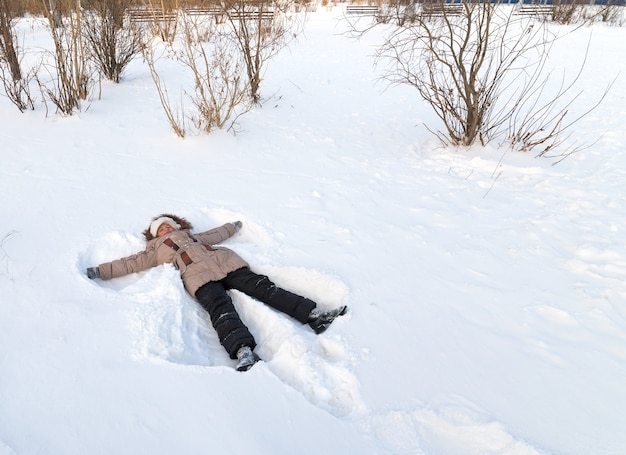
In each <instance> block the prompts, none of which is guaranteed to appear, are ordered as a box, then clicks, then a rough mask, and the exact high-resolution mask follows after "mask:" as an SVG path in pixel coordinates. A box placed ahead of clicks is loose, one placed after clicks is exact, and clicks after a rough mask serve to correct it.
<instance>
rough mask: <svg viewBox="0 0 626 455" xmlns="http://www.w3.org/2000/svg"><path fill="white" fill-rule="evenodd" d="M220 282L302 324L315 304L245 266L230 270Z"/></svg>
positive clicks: (227, 287)
mask: <svg viewBox="0 0 626 455" xmlns="http://www.w3.org/2000/svg"><path fill="white" fill-rule="evenodd" d="M222 283H224V286H225V288H226V289H237V290H238V291H241V292H243V293H244V294H247V295H249V296H250V297H254V298H255V299H257V300H260V301H261V302H263V303H266V304H267V305H269V306H271V307H272V308H275V309H277V310H278V311H281V312H283V313H285V314H288V315H289V316H291V317H293V318H294V319H297V320H298V321H300V322H302V323H303V324H305V323H306V322H307V321H308V318H309V314H310V313H311V310H313V308H315V306H316V304H315V302H313V301H312V300H309V299H307V298H305V297H302V296H300V295H297V294H294V293H293V292H289V291H286V290H284V289H281V288H279V287H278V286H276V285H275V284H274V283H272V281H271V280H270V279H269V278H268V277H266V276H265V275H259V274H256V273H254V272H253V271H252V270H250V269H249V268H247V267H244V268H241V269H238V270H235V271H234V272H230V273H229V274H228V275H226V278H224V279H223V280H222Z"/></svg>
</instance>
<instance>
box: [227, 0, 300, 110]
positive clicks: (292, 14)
mask: <svg viewBox="0 0 626 455" xmlns="http://www.w3.org/2000/svg"><path fill="white" fill-rule="evenodd" d="M222 7H223V8H224V11H223V12H224V14H225V16H226V18H227V19H226V20H227V23H228V24H229V25H230V28H231V30H232V33H233V36H234V40H235V41H236V43H237V45H238V46H239V50H240V52H241V54H242V56H243V59H244V62H245V65H246V72H247V75H248V82H249V86H250V96H251V97H252V100H253V101H254V103H258V102H259V101H260V99H261V94H260V87H261V81H262V78H263V72H264V70H265V66H266V64H267V63H268V61H269V60H270V59H271V58H273V57H274V56H275V55H276V54H277V53H278V52H280V51H281V50H282V49H283V48H284V47H285V46H287V45H288V44H289V42H290V41H291V40H292V39H294V38H295V37H296V36H297V35H298V33H299V32H300V31H301V29H302V28H303V26H304V22H305V20H306V9H304V8H302V9H300V11H299V12H296V8H295V4H294V2H293V1H291V0H253V1H250V0H226V1H225V2H223V3H222Z"/></svg>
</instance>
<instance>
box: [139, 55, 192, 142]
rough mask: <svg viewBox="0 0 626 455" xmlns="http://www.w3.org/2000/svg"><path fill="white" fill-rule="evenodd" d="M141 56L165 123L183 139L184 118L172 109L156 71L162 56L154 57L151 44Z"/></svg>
mask: <svg viewBox="0 0 626 455" xmlns="http://www.w3.org/2000/svg"><path fill="white" fill-rule="evenodd" d="M142 51H143V56H144V59H145V60H146V63H147V64H148V68H149V69H150V76H151V77H152V81H153V82H154V85H155V87H156V89H157V93H158V95H159V100H160V101H161V106H162V107H163V111H164V112H165V116H166V117H167V121H168V122H169V124H170V127H171V128H172V130H173V131H174V133H176V135H177V136H178V137H181V138H184V137H185V124H184V116H183V115H181V114H180V112H179V110H178V109H176V108H174V107H172V103H171V101H170V98H169V93H168V91H167V86H166V85H165V83H164V82H163V81H162V80H161V76H160V74H159V71H158V69H157V66H156V64H157V62H158V61H159V60H160V59H161V58H162V57H163V55H164V54H165V51H164V52H163V54H160V55H158V56H157V55H156V49H155V46H154V45H153V44H152V43H146V44H145V45H144V46H143V48H142Z"/></svg>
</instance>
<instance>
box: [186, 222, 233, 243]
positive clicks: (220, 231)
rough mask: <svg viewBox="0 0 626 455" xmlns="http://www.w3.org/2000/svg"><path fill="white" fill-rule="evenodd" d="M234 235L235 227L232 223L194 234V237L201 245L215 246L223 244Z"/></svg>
mask: <svg viewBox="0 0 626 455" xmlns="http://www.w3.org/2000/svg"><path fill="white" fill-rule="evenodd" d="M234 234H235V227H234V226H233V225H232V223H226V224H223V225H222V226H220V227H216V228H214V229H211V230H208V231H205V232H201V233H199V234H194V237H196V238H198V240H200V241H201V242H202V243H205V244H207V245H215V244H216V243H220V242H223V241H224V240H226V239H227V238H230V237H232V236H233V235H234Z"/></svg>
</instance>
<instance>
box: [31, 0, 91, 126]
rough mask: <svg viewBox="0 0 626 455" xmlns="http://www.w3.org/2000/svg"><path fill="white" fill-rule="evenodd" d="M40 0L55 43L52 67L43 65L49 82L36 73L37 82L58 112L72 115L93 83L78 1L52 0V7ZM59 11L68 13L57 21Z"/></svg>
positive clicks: (49, 3) (45, 0)
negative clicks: (46, 69)
mask: <svg viewBox="0 0 626 455" xmlns="http://www.w3.org/2000/svg"><path fill="white" fill-rule="evenodd" d="M41 1H42V5H43V7H44V10H45V15H46V18H47V19H48V24H49V29H50V34H51V36H52V40H53V43H54V58H53V60H54V67H53V68H52V69H51V68H50V66H49V65H47V64H46V63H44V64H42V67H43V68H48V73H49V75H50V79H49V80H47V81H45V80H43V79H42V76H41V74H39V73H38V74H37V76H36V79H37V82H38V83H39V86H40V88H41V90H42V92H43V93H44V95H45V96H47V97H48V99H50V101H52V103H53V104H54V105H55V106H56V107H57V109H58V111H60V112H61V113H62V114H65V115H71V114H72V113H73V112H74V111H75V110H76V109H80V102H81V100H86V99H87V95H88V94H89V88H90V85H91V83H92V77H91V74H90V70H89V68H88V65H87V59H86V53H85V48H84V45H83V37H82V27H81V23H82V10H81V7H80V0H64V2H62V0H55V2H54V6H53V7H51V4H52V0H51V1H50V2H48V1H47V0H41ZM59 11H67V14H66V15H64V16H63V17H61V18H60V19H59V17H58V15H59Z"/></svg>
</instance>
